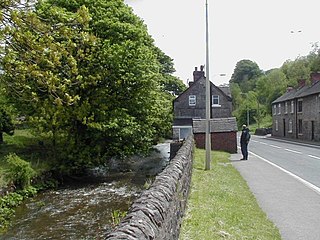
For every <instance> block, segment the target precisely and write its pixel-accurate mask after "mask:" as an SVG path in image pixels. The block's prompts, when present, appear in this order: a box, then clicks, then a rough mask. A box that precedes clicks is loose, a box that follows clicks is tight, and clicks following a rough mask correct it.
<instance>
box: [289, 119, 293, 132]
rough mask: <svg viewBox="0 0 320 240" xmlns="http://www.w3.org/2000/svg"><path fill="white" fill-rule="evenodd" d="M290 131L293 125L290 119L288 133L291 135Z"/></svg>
mask: <svg viewBox="0 0 320 240" xmlns="http://www.w3.org/2000/svg"><path fill="white" fill-rule="evenodd" d="M292 130H293V124H292V119H290V120H289V129H288V133H292Z"/></svg>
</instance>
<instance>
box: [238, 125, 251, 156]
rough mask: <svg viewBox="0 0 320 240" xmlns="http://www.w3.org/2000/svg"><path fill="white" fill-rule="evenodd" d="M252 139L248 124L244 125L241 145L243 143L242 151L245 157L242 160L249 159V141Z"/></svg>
mask: <svg viewBox="0 0 320 240" xmlns="http://www.w3.org/2000/svg"><path fill="white" fill-rule="evenodd" d="M249 141H250V133H249V128H247V126H246V125H243V126H242V133H241V137H240V145H241V152H242V156H243V158H242V159H241V160H248V143H249Z"/></svg>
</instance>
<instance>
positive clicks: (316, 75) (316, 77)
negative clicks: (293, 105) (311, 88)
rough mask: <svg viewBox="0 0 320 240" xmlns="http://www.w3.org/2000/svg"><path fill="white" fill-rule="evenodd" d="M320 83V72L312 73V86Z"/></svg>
mask: <svg viewBox="0 0 320 240" xmlns="http://www.w3.org/2000/svg"><path fill="white" fill-rule="evenodd" d="M319 81H320V72H316V73H312V74H311V84H312V85H314V84H316V83H317V82H319Z"/></svg>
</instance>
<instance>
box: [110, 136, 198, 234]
mask: <svg viewBox="0 0 320 240" xmlns="http://www.w3.org/2000/svg"><path fill="white" fill-rule="evenodd" d="M193 150H194V140H193V136H189V137H188V138H187V140H186V141H185V142H184V144H183V145H182V147H181V148H180V150H179V151H178V152H177V155H176V156H175V157H174V158H173V159H172V160H171V161H170V164H169V165H168V166H167V167H166V168H165V169H164V170H163V171H162V172H161V173H160V174H159V175H158V176H157V177H156V179H155V181H154V182H153V184H152V185H151V187H150V188H149V189H148V190H146V191H144V192H143V193H142V194H141V196H140V197H139V198H138V199H137V200H136V201H135V202H134V203H133V205H132V206H131V208H130V209H129V212H128V214H127V216H126V217H125V218H124V219H123V220H122V221H121V223H120V224H119V226H118V227H117V228H116V229H115V231H113V232H111V233H109V234H108V235H107V236H106V239H109V240H116V239H117V240H119V239H129V240H138V239H139V240H153V239H154V240H171V239H172V240H175V239H178V238H179V232H180V225H181V220H182V217H183V215H184V212H185V208H186V204H187V198H188V194H189V189H190V183H191V175H192V160H193Z"/></svg>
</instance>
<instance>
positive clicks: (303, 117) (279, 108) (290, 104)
mask: <svg viewBox="0 0 320 240" xmlns="http://www.w3.org/2000/svg"><path fill="white" fill-rule="evenodd" d="M272 114H273V128H272V129H273V130H272V135H273V136H276V137H285V138H293V139H300V140H308V141H320V73H314V74H312V75H311V81H310V83H308V84H306V81H305V80H301V81H300V83H299V87H298V88H296V89H294V88H288V89H287V92H286V93H285V94H284V95H282V96H281V97H279V98H278V99H276V100H275V101H273V102H272Z"/></svg>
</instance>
